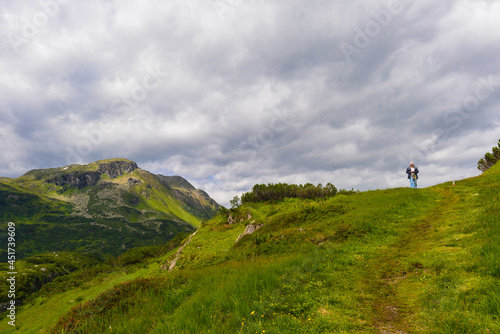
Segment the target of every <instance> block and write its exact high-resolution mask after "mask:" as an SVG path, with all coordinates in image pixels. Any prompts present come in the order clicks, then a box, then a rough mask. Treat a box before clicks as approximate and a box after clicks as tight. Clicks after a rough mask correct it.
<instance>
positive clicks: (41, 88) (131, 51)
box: [0, 0, 500, 204]
mask: <svg viewBox="0 0 500 334" xmlns="http://www.w3.org/2000/svg"><path fill="white" fill-rule="evenodd" d="M0 8H1V9H0V11H1V12H0V13H1V15H0V31H1V32H2V33H1V42H0V43H1V44H0V145H1V151H0V175H1V176H9V177H17V176H19V175H21V174H23V173H24V172H26V171H28V170H30V169H34V168H47V167H59V166H64V165H68V164H72V163H88V162H91V161H95V160H99V159H103V158H113V157H123V158H128V159H130V160H134V161H136V162H137V163H138V164H139V166H141V167H142V168H144V169H147V170H150V171H152V172H155V173H162V174H166V175H171V174H177V175H182V176H184V177H186V178H187V179H188V180H189V181H191V182H192V183H193V184H194V185H195V186H197V187H200V188H202V189H205V190H206V191H208V192H209V194H210V195H212V196H213V197H214V198H215V199H216V200H217V201H219V202H220V203H222V204H227V203H228V200H229V199H230V198H232V197H233V196H235V195H238V194H241V192H243V191H247V190H249V189H250V188H251V187H252V186H253V185H254V184H255V183H262V182H266V183H267V182H289V183H305V182H311V183H319V182H321V183H326V182H332V183H333V184H335V185H336V186H337V187H338V188H349V189H350V188H355V189H361V190H366V189H377V188H387V187H397V186H408V184H407V183H408V182H407V179H406V174H405V171H404V169H405V167H406V165H407V164H408V162H409V161H410V160H413V161H415V162H416V164H417V166H418V167H419V169H420V171H421V173H420V177H421V178H420V180H419V182H420V183H419V186H422V187H425V186H430V185H433V184H436V183H439V182H444V181H448V180H452V179H460V178H464V177H468V176H473V175H477V174H478V173H479V172H478V171H477V170H476V162H477V160H478V159H479V158H480V157H481V156H482V155H484V153H486V152H487V151H489V150H490V149H491V147H492V146H494V145H495V144H496V142H497V140H498V139H499V138H500V113H499V110H500V74H499V70H500V58H499V56H498V55H500V34H499V31H500V2H499V1H472V0H469V1H467V0H466V1H456V0H444V1H439V2H436V1H426V0H419V1H397V0H396V1H387V0H381V1H378V0H375V1H374V0H370V1H326V0H316V1H314V0H304V1H302V0H293V1H288V0H287V1H264V0H260V1H257V0H255V1H252V0H247V1H243V0H214V1H198V0H182V1H180V0H169V1H165V0H163V1H142V2H140V1H132V0H130V1H124V0H120V1H118V0H116V1H112V0H108V1H103V0H99V1H98V0H88V1H74V0H73V1H68V0H64V1H63V0H59V1H56V0H42V1H41V2H34V1H1V0H0Z"/></svg>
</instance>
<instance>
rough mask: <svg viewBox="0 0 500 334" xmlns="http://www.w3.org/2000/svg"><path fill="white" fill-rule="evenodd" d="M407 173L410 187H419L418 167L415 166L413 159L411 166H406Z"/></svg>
mask: <svg viewBox="0 0 500 334" xmlns="http://www.w3.org/2000/svg"><path fill="white" fill-rule="evenodd" d="M406 174H408V178H409V179H410V187H412V188H417V180H418V168H417V167H415V164H414V163H413V161H410V166H409V167H408V168H406Z"/></svg>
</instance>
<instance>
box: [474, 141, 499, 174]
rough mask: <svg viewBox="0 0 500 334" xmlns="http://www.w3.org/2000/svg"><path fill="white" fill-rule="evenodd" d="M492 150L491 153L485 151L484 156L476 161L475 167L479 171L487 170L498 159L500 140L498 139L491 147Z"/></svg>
mask: <svg viewBox="0 0 500 334" xmlns="http://www.w3.org/2000/svg"><path fill="white" fill-rule="evenodd" d="M492 151H493V153H490V152H488V153H486V154H485V155H484V157H482V158H481V159H479V161H478V162H477V169H479V170H480V171H481V172H485V171H487V170H488V169H490V168H491V167H492V166H493V165H494V164H496V163H497V161H498V160H500V140H498V144H497V146H496V147H493V148H492Z"/></svg>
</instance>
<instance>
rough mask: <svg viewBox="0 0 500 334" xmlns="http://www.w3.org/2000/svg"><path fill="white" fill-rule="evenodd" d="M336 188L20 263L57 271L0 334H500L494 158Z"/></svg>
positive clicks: (498, 171) (498, 196) (498, 183)
mask: <svg viewBox="0 0 500 334" xmlns="http://www.w3.org/2000/svg"><path fill="white" fill-rule="evenodd" d="M128 178H130V176H126V177H125V179H126V180H128ZM163 181H164V182H167V180H166V179H163ZM125 183H127V181H125ZM169 186H170V185H169ZM182 187H184V188H186V187H189V186H187V185H186V184H184V185H182V186H181V185H180V184H179V183H177V184H176V188H179V189H181V188H182ZM146 188H147V187H146ZM191 190H192V189H191ZM339 193H340V194H337V195H336V196H334V197H329V198H322V199H319V200H311V199H301V198H285V199H283V200H276V201H264V202H258V203H257V202H250V203H244V204H242V205H240V206H239V207H238V208H234V209H231V210H221V212H220V213H219V214H218V215H217V216H216V217H214V218H213V219H211V220H210V221H208V222H205V223H203V224H202V226H201V227H200V228H199V229H198V230H197V231H196V232H195V233H191V235H190V236H189V237H186V238H185V239H184V240H180V238H177V239H174V240H172V241H170V242H169V243H168V244H166V245H162V246H151V247H140V248H134V249H130V250H128V251H127V252H126V253H124V254H122V255H121V256H120V257H118V258H114V259H109V260H108V261H105V262H101V263H100V264H97V265H95V264H92V261H93V259H92V258H86V257H76V258H75V256H74V255H72V254H66V255H64V257H63V258H62V259H61V258H59V257H58V256H57V254H55V255H52V256H51V255H50V254H48V255H45V256H44V257H34V258H31V259H26V261H21V263H20V264H19V266H20V274H19V275H20V276H29V277H38V280H39V281H40V280H44V279H46V277H47V275H49V274H48V273H49V272H50V273H53V274H52V275H60V276H59V277H57V278H56V279H55V280H54V282H53V283H52V284H46V285H44V286H43V287H42V288H41V289H40V290H38V292H36V293H33V292H30V291H33V290H30V285H29V284H25V285H24V286H23V287H24V289H23V292H25V297H26V298H27V299H26V303H25V305H24V306H22V307H21V308H19V309H18V310H17V319H18V321H17V323H16V325H17V328H13V327H12V326H9V325H8V324H7V321H8V320H9V319H3V320H1V321H0V332H2V333H109V332H111V331H113V332H117V333H311V334H316V333H352V334H360V333H366V334H369V333H401V334H406V333H422V334H428V333H430V334H443V333H444V334H455V333H481V334H483V333H500V321H499V319H500V313H499V310H500V308H499V301H500V262H499V261H498V259H499V258H500V215H499V212H500V165H499V164H497V165H495V166H493V167H492V168H491V169H489V170H488V171H486V172H484V173H483V174H482V175H480V176H478V177H475V178H470V179H465V180H461V181H458V182H456V183H455V185H453V184H452V182H446V183H444V184H440V185H437V186H433V187H429V188H424V189H410V188H396V189H386V190H378V191H366V192H339ZM141 200H142V199H141ZM43 204H44V205H45V207H44V208H45V209H44V210H45V211H46V212H50V211H51V210H53V209H55V208H58V205H61V204H60V203H59V202H52V201H45V202H43ZM26 210H27V211H26V212H29V206H28V207H27V208H26ZM21 240H22V239H21ZM20 243H22V242H20ZM60 256H62V255H60ZM56 257H57V259H56ZM72 258H74V260H71V261H74V262H75V263H77V264H81V266H84V265H87V267H86V268H82V269H79V270H78V269H77V270H75V271H72V270H74V269H75V268H69V267H70V266H69V265H67V261H70V259H72ZM37 265H38V267H37ZM41 266H43V267H44V268H47V270H46V271H45V273H46V274H42V273H41V272H40V271H41V269H40V267H41ZM73 267H74V266H73ZM65 268H66V269H68V268H69V269H68V270H66V269H65ZM4 269H5V268H4ZM24 273H26V275H24ZM3 285H4V286H7V285H6V283H5V282H4V284H3Z"/></svg>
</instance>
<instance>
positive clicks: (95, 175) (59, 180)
mask: <svg viewBox="0 0 500 334" xmlns="http://www.w3.org/2000/svg"><path fill="white" fill-rule="evenodd" d="M100 179H101V173H100V172H80V171H78V172H69V173H64V174H59V175H56V176H54V177H53V178H50V179H48V180H47V181H46V182H47V183H53V184H55V185H56V186H70V187H75V188H78V189H83V188H85V187H89V186H95V185H96V184H97V182H99V180H100Z"/></svg>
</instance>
